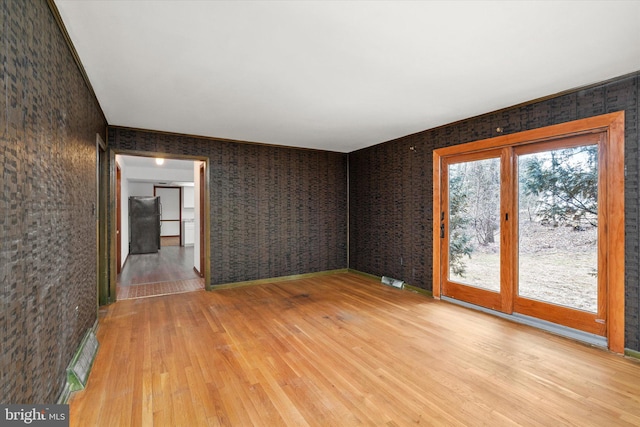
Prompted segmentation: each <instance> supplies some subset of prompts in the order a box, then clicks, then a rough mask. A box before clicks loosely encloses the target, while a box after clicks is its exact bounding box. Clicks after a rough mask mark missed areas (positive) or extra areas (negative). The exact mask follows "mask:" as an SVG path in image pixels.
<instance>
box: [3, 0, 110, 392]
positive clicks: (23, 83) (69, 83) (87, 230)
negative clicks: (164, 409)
mask: <svg viewBox="0 0 640 427" xmlns="http://www.w3.org/2000/svg"><path fill="white" fill-rule="evenodd" d="M0 46H1V48H0V348H1V349H2V351H1V354H0V402H2V403H9V402H10V403H53V402H55V401H56V399H57V398H58V396H59V394H60V392H61V391H62V388H63V386H64V383H65V379H66V375H65V370H66V367H67V365H68V363H69V362H70V360H71V358H72V356H73V352H74V351H75V350H76V349H77V347H78V345H79V343H80V341H81V339H82V337H83V335H84V333H85V332H86V330H87V329H88V328H90V327H91V326H92V325H93V323H94V322H95V320H96V316H97V307H96V292H97V288H96V221H95V217H94V215H93V203H94V202H95V201H96V150H95V145H96V133H100V134H102V138H103V139H104V138H105V129H106V122H105V120H104V118H103V116H102V112H101V111H100V108H99V106H98V105H97V103H96V102H95V100H94V98H93V97H92V94H91V92H90V91H89V89H88V88H87V86H86V85H85V83H84V80H83V78H82V76H81V74H80V72H79V70H78V68H77V66H76V64H75V62H74V60H73V57H72V55H71V53H70V51H69V49H68V48H67V45H66V42H65V39H64V37H63V35H62V33H61V32H60V30H59V28H58V25H57V23H56V21H55V19H54V17H53V15H52V13H51V11H50V10H49V7H48V5H47V3H46V2H45V1H35V0H34V1H24V0H7V1H3V2H1V3H0ZM76 307H77V309H76Z"/></svg>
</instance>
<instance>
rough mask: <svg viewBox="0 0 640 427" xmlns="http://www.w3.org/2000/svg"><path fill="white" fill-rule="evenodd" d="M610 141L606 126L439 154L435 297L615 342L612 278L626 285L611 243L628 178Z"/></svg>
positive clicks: (616, 285) (617, 308)
mask: <svg viewBox="0 0 640 427" xmlns="http://www.w3.org/2000/svg"><path fill="white" fill-rule="evenodd" d="M498 139H499V138H498ZM610 139H611V135H610V132H609V130H608V129H606V128H597V129H592V130H590V131H588V132H578V133H573V134H569V135H556V136H554V135H552V134H551V135H549V136H548V137H544V138H533V139H527V138H526V137H525V138H524V139H522V140H517V138H516V139H514V138H512V139H511V140H509V139H505V141H504V142H503V143H501V144H500V143H499V142H501V141H496V140H495V139H494V140H489V144H486V145H483V144H480V145H479V144H477V143H475V144H474V143H472V144H470V145H469V146H468V147H467V146H464V145H463V146H460V147H458V148H455V149H454V148H451V147H449V148H448V149H446V150H444V151H441V152H440V153H437V154H436V155H434V161H435V160H437V161H438V164H437V165H435V166H436V167H434V180H435V179H436V176H435V173H436V170H437V174H438V176H437V179H438V185H437V186H436V188H434V190H436V189H437V191H438V194H434V196H436V197H435V199H436V200H435V201H436V202H437V203H436V204H437V207H438V211H436V210H435V209H434V216H436V218H437V220H436V221H434V226H435V225H436V224H437V228H435V227H434V232H435V233H437V236H435V237H437V239H434V253H435V252H437V255H438V257H439V259H438V260H437V262H436V259H435V256H434V264H436V265H437V267H435V268H438V269H439V271H437V274H435V272H434V295H436V296H437V294H438V293H439V294H440V295H442V296H447V297H451V298H454V299H458V300H462V301H466V302H470V303H472V304H475V305H479V306H483V307H487V308H490V309H493V310H497V311H501V312H504V313H507V314H512V313H520V314H524V315H528V316H533V317H536V318H540V319H543V320H547V321H551V322H554V323H557V324H561V325H565V326H568V327H571V328H575V329H579V330H582V331H585V332H589V333H592V334H597V335H601V336H606V337H608V334H609V332H610V330H609V329H610V328H609V325H608V323H609V322H608V319H609V317H610V316H608V311H609V310H611V301H612V295H610V292H611V290H612V289H610V288H611V286H610V284H611V280H614V281H620V280H622V281H623V278H622V279H621V278H620V277H619V276H616V275H615V274H614V275H613V276H612V274H611V273H612V271H613V270H612V265H610V263H611V262H614V263H616V261H615V260H612V259H611V257H612V256H619V254H620V252H611V250H614V251H615V250H618V251H619V250H620V248H613V247H612V246H613V245H618V246H619V245H622V246H623V245H624V241H623V240H622V241H617V243H616V240H615V239H613V238H612V236H611V235H610V233H611V231H614V233H616V231H615V230H612V228H611V226H612V225H611V221H612V220H613V221H616V222H618V223H619V222H620V216H618V215H623V213H620V212H612V206H614V205H616V203H621V202H620V200H619V199H620V197H621V195H620V194H612V193H611V190H612V189H615V191H622V190H621V189H620V188H621V187H620V182H622V180H623V179H624V176H623V173H624V172H623V169H622V168H621V169H620V170H614V169H616V168H615V166H616V165H618V166H619V161H620V159H617V160H615V161H617V162H618V163H612V158H611V154H612V152H613V151H615V150H613V151H612V150H611V149H610V148H609V145H610V144H611V141H610ZM514 140H515V141H516V142H515V143H514ZM467 148H468V149H467ZM478 148H480V149H478ZM620 175H622V177H621V176H620ZM616 180H617V181H616ZM622 188H623V187H622ZM614 202H615V203H614ZM618 206H619V205H618ZM617 233H618V234H617V237H616V239H620V237H621V235H620V231H619V230H618V231H617ZM623 237H624V235H623V234H622V238H623ZM435 245H437V246H438V248H437V250H435V249H436V248H435ZM622 256H623V257H624V252H623V249H622ZM435 280H438V283H435ZM436 286H438V287H439V289H436ZM619 286H620V284H619V283H617V284H614V286H613V292H614V294H615V295H614V298H613V299H614V300H617V299H619V298H620V290H619V288H618V287H619ZM622 286H623V284H622ZM438 291H439V292H438ZM623 294H624V292H622V298H623ZM614 302H615V301H614ZM617 304H618V305H616V310H622V316H624V312H623V310H624V308H623V307H624V305H623V304H622V307H620V306H619V303H617ZM617 315H620V314H619V313H618V314H617Z"/></svg>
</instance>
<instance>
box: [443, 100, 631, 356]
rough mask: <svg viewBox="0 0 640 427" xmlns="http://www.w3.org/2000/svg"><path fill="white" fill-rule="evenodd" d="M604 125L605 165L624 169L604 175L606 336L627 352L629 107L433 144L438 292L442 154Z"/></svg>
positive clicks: (586, 130) (547, 137) (575, 132)
mask: <svg viewBox="0 0 640 427" xmlns="http://www.w3.org/2000/svg"><path fill="white" fill-rule="evenodd" d="M602 131H604V132H606V134H607V142H606V144H604V146H605V147H606V148H605V149H604V153H603V154H602V158H603V160H604V163H603V165H602V166H601V167H605V168H607V170H608V171H609V172H611V171H622V173H616V174H611V173H607V174H606V176H605V185H606V188H607V193H608V195H609V197H607V198H606V200H605V204H606V206H605V207H604V209H605V219H604V220H605V221H606V228H607V233H605V238H604V241H602V242H600V243H599V245H603V249H602V252H601V253H604V254H606V256H607V262H606V270H605V271H603V272H602V274H603V275H605V276H606V277H605V278H604V279H603V280H604V281H605V283H606V285H607V288H608V289H607V290H608V292H607V301H606V305H607V309H606V312H607V319H606V324H607V330H606V338H607V343H608V348H609V349H610V350H611V351H613V352H616V353H624V316H625V311H624V172H623V171H624V111H619V112H615V113H609V114H604V115H601V116H596V117H590V118H586V119H581V120H576V121H572V122H567V123H562V124H558V125H553V126H547V127H544V128H539V129H533V130H529V131H524V132H519V133H514V134H510V135H503V136H498V137H495V138H490V139H485V140H481V141H474V142H469V143H465V144H459V145H454V146H450V147H445V148H441V149H437V150H434V151H433V252H432V254H433V296H434V297H435V298H440V296H441V290H442V288H441V287H442V280H443V277H442V268H443V267H442V265H441V264H442V254H441V249H440V233H439V230H440V212H442V210H443V206H444V201H443V200H442V198H441V190H442V189H441V185H440V180H441V173H442V161H443V158H445V157H447V156H450V155H454V154H457V153H461V152H476V151H477V152H481V151H485V150H493V149H497V148H505V147H514V146H518V145H524V144H530V143H533V142H542V141H545V140H550V139H556V138H561V137H569V136H574V135H580V134H585V133H591V132H602ZM599 250H600V248H599ZM507 274H511V273H508V272H507Z"/></svg>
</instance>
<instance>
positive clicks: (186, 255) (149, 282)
mask: <svg viewBox="0 0 640 427" xmlns="http://www.w3.org/2000/svg"><path fill="white" fill-rule="evenodd" d="M193 251H194V249H193V246H187V247H185V246H174V245H171V246H163V247H162V249H160V250H159V251H158V252H157V253H150V254H133V255H129V256H128V257H127V262H126V263H125V265H124V268H123V269H122V273H120V274H119V275H118V283H117V288H116V291H117V299H129V298H142V297H149V296H158V295H168V294H176V293H182V292H191V291H195V290H201V289H204V279H202V278H200V276H198V274H197V273H196V272H195V270H194V269H193V265H194V255H193Z"/></svg>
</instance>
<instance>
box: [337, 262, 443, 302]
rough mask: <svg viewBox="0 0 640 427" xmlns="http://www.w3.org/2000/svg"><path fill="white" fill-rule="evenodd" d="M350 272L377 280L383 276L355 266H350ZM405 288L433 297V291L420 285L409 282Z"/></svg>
mask: <svg viewBox="0 0 640 427" xmlns="http://www.w3.org/2000/svg"><path fill="white" fill-rule="evenodd" d="M348 270H349V273H353V274H358V275H360V276H364V277H368V278H369V279H373V280H375V281H377V282H380V281H381V280H382V276H376V275H375V274H369V273H365V272H363V271H359V270H354V269H353V268H349V269H348ZM403 289H404V290H406V291H409V292H414V293H416V294H420V295H424V296H427V297H429V298H433V292H431V291H429V290H426V289H423V288H420V287H418V286H413V285H409V284H408V283H407V282H405V283H404V286H403Z"/></svg>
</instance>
